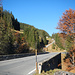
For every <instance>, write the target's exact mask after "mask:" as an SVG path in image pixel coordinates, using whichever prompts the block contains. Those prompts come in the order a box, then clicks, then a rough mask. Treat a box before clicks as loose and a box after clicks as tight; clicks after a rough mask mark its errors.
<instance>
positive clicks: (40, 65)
mask: <svg viewBox="0 0 75 75" xmlns="http://www.w3.org/2000/svg"><path fill="white" fill-rule="evenodd" d="M41 70H42V64H38V71H39V74H40V73H41Z"/></svg>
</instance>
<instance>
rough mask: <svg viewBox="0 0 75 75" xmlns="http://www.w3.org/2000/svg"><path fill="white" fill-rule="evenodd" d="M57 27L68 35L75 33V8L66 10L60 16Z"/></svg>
mask: <svg viewBox="0 0 75 75" xmlns="http://www.w3.org/2000/svg"><path fill="white" fill-rule="evenodd" d="M57 29H59V30H60V31H61V32H62V33H65V34H67V35H73V34H74V33H75V10H72V9H69V10H66V11H65V12H64V13H63V15H62V18H60V20H59V23H58V26H57Z"/></svg>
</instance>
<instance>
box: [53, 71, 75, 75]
mask: <svg viewBox="0 0 75 75" xmlns="http://www.w3.org/2000/svg"><path fill="white" fill-rule="evenodd" d="M54 75H75V73H70V72H66V71H57V72H55V73H54Z"/></svg>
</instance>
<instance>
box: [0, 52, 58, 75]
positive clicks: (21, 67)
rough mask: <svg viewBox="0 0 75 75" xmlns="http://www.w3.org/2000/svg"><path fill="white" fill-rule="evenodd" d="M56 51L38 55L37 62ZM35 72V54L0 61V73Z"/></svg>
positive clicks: (21, 73)
mask: <svg viewBox="0 0 75 75" xmlns="http://www.w3.org/2000/svg"><path fill="white" fill-rule="evenodd" d="M56 54H58V53H48V54H42V55H38V57H37V58H38V59H37V60H38V62H39V61H42V60H45V59H47V58H50V57H52V56H54V55H56ZM34 72H35V56H28V57H23V58H17V59H11V60H5V61H0V75H32V73H34Z"/></svg>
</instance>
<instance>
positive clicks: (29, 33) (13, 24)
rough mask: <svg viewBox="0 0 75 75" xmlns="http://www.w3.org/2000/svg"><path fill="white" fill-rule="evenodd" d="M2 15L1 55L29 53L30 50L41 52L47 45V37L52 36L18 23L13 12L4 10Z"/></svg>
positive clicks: (0, 27)
mask: <svg viewBox="0 0 75 75" xmlns="http://www.w3.org/2000/svg"><path fill="white" fill-rule="evenodd" d="M1 15H2V16H1V21H0V54H13V53H28V52H30V48H32V49H35V48H37V49H38V51H41V48H42V47H43V46H45V45H46V44H47V40H46V36H48V37H50V36H49V34H48V33H47V32H46V31H44V30H39V29H37V28H35V27H34V26H31V25H28V24H24V23H20V22H18V20H17V18H16V19H15V17H14V15H13V14H12V12H8V11H6V10H4V11H3V12H2V14H1ZM15 30H16V31H17V32H15ZM20 30H22V31H23V32H22V33H20Z"/></svg>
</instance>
